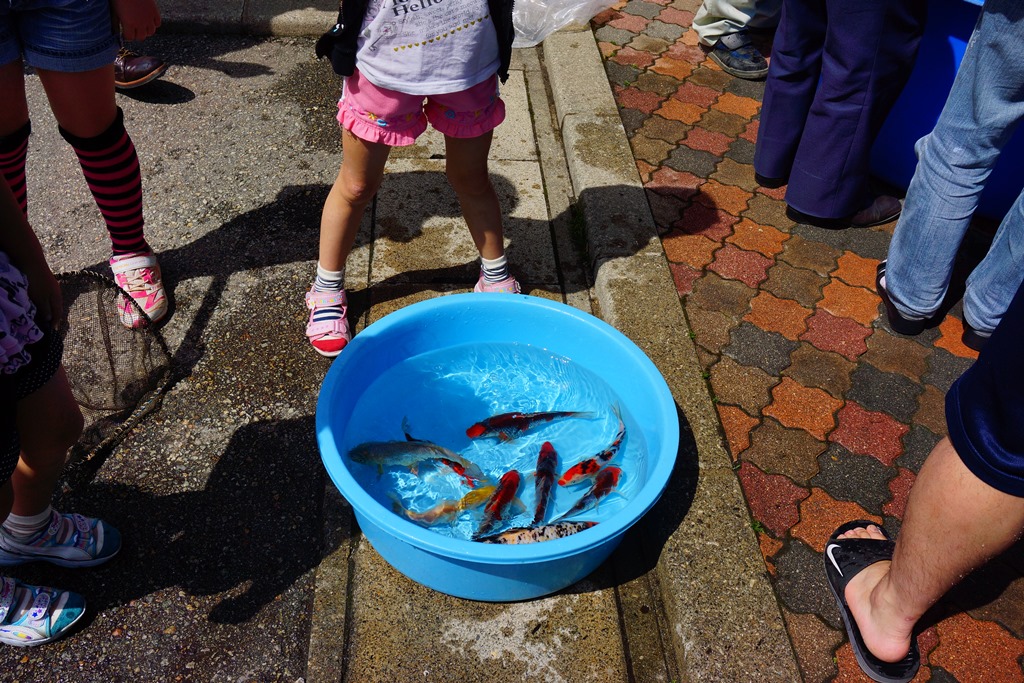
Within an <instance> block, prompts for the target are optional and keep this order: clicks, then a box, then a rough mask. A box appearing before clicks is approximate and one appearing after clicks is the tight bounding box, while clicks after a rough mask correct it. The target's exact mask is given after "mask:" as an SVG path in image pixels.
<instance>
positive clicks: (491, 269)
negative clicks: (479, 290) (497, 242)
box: [480, 254, 508, 282]
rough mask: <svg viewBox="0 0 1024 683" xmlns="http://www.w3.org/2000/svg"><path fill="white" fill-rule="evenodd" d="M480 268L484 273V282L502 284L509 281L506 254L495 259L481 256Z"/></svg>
mask: <svg viewBox="0 0 1024 683" xmlns="http://www.w3.org/2000/svg"><path fill="white" fill-rule="evenodd" d="M480 267H481V269H482V270H483V272H484V282H501V281H502V280H506V279H508V259H507V258H505V255H504V254H502V255H501V256H499V257H498V258H495V259H487V258H484V257H483V256H481V257H480Z"/></svg>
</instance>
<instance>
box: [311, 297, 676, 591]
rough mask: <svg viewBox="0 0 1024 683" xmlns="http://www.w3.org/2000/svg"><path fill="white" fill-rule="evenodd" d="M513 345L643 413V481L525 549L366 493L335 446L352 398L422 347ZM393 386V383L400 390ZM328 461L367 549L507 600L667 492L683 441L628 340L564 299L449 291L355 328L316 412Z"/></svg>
mask: <svg viewBox="0 0 1024 683" xmlns="http://www.w3.org/2000/svg"><path fill="white" fill-rule="evenodd" d="M509 341H515V342H519V343H523V344H529V345H532V346H535V347H539V348H543V349H546V350H547V351H549V352H551V353H554V354H557V355H560V356H564V357H566V358H568V359H569V360H571V361H572V362H574V363H578V364H579V365H580V366H582V367H583V368H585V369H588V370H590V371H591V372H594V373H595V374H597V375H598V376H600V377H601V378H602V379H603V380H604V381H605V382H607V383H608V385H609V386H610V387H611V389H612V390H613V391H614V392H615V394H616V395H617V396H618V398H619V399H620V401H621V403H620V405H622V406H623V407H624V409H625V410H626V411H628V412H630V413H631V414H632V415H635V416H642V418H643V419H642V420H641V423H640V429H641V430H642V431H643V437H644V439H645V441H646V444H647V466H646V468H645V469H646V475H647V479H646V481H644V482H642V484H641V485H640V486H639V487H638V488H637V490H636V492H635V495H633V496H632V497H631V498H630V499H629V501H628V502H627V503H626V505H625V507H623V508H622V509H621V510H619V511H618V512H616V513H615V514H614V515H612V516H611V517H609V518H608V519H607V520H605V521H603V522H601V523H600V524H598V525H597V526H595V527H593V528H591V529H587V530H585V531H582V532H580V533H578V534H575V535H573V536H568V537H566V538H561V539H557V540H553V541H546V542H543V543H534V544H529V545H492V544H485V543H474V542H472V541H467V540H462V539H455V538H449V537H446V536H442V535H441V534H438V533H435V532H433V531H430V530H428V529H425V528H422V527H420V526H418V525H416V524H413V523H412V522H410V521H408V520H406V519H404V518H402V517H399V516H398V515H396V514H394V513H393V512H392V511H391V510H390V509H388V508H386V507H384V506H383V505H381V504H380V503H379V502H378V501H377V500H376V499H375V498H373V497H372V496H370V495H369V494H368V493H367V492H366V491H365V490H364V489H363V488H362V487H361V486H360V485H359V483H358V482H357V481H356V479H355V478H354V477H353V475H352V473H351V472H350V470H349V462H350V461H349V460H348V457H347V455H343V454H342V453H340V452H339V445H338V444H339V443H341V442H343V439H342V438H341V435H343V434H344V433H345V429H346V427H347V425H348V421H349V419H350V417H351V415H352V412H353V409H354V407H355V406H356V404H357V403H358V401H359V400H360V396H361V395H362V394H363V392H365V391H366V389H367V388H368V387H369V386H370V385H372V383H373V382H374V380H375V379H376V378H377V377H378V376H379V375H380V374H381V373H382V372H384V371H385V370H386V369H388V368H389V367H392V366H393V365H395V364H397V363H401V362H403V361H405V360H407V359H410V358H414V357H416V356H417V355H419V354H422V353H427V352H431V351H436V350H438V349H443V348H447V347H449V346H453V345H461V344H466V343H474V342H478V343H507V342H509ZM400 390H401V388H400V387H396V391H400ZM316 430H317V440H318V443H319V446H320V454H321V457H322V458H323V462H324V466H325V467H326V469H327V472H328V474H329V475H330V477H331V479H332V480H333V482H334V484H335V486H337V487H338V490H339V491H340V492H341V494H342V495H343V496H344V497H345V499H346V500H347V501H348V502H349V503H350V504H351V505H352V508H353V510H354V512H355V516H356V520H357V521H358V523H359V526H360V528H361V529H362V531H363V533H364V534H365V535H366V538H367V539H368V540H369V541H370V543H371V544H372V545H373V547H374V548H375V549H376V550H377V552H378V553H380V555H381V556H382V557H383V558H384V559H385V560H387V561H388V562H389V563H390V564H391V565H392V566H393V567H395V569H397V570H398V571H400V572H402V573H403V574H405V575H406V576H408V577H409V578H411V579H412V580H414V581H417V582H419V583H421V584H423V585H425V586H427V587H429V588H433V589H434V590H438V591H441V592H442V593H447V594H449V595H454V596H457V597H462V598H470V599H473V600H484V601H491V602H503V601H512V600H524V599H528V598H535V597H538V596H541V595H547V594H549V593H553V592H555V591H558V590H560V589H562V588H565V587H566V586H569V585H571V584H573V583H575V582H576V581H578V580H580V579H582V578H583V577H585V576H586V575H587V574H589V573H590V572H592V571H593V570H594V569H596V568H597V567H598V565H600V564H601V563H602V562H603V561H604V560H605V559H606V558H607V557H608V555H609V554H610V553H611V552H612V550H614V549H615V547H616V546H617V545H618V544H619V542H620V541H621V539H622V535H623V533H625V531H626V530H627V529H629V527H631V526H632V525H633V524H635V523H636V522H637V521H638V520H639V519H640V518H641V517H642V516H643V515H644V514H645V513H646V512H647V511H648V510H650V509H651V506H653V505H654V504H655V503H656V502H657V500H658V498H659V497H660V496H661V494H662V491H664V489H665V486H666V485H667V483H668V479H669V476H670V474H671V473H672V469H673V467H674V465H675V458H676V452H677V450H678V446H679V417H678V413H677V411H676V406H675V402H674V401H673V399H672V395H671V393H670V392H669V389H668V386H667V385H666V384H665V380H664V379H663V378H662V376H661V374H660V373H659V372H658V370H657V368H656V367H655V366H654V364H653V363H652V362H651V361H650V359H649V358H647V356H646V355H644V353H643V352H642V351H641V350H640V349H639V348H637V346H636V345H635V344H633V342H631V341H630V340H629V339H627V338H626V337H625V336H624V335H623V334H622V333H620V332H619V331H617V330H616V329H615V328H613V327H611V326H610V325H608V324H607V323H605V322H603V321H601V320H599V319H597V318H595V317H593V316H591V315H588V314H586V313H583V312H581V311H578V310H576V309H575V308H572V307H570V306H566V305H563V304H560V303H554V302H551V301H547V300H545V299H540V298H536V297H531V296H514V295H507V294H455V295H451V296H444V297H440V298H436V299H430V300H428V301H423V302H420V303H416V304H413V305H411V306H408V307H406V308H403V309H402V310H400V311H397V312H395V313H392V314H390V315H388V316H386V317H384V318H382V319H381V320H379V321H377V322H375V323H373V324H372V325H370V326H368V327H367V328H366V329H365V330H363V331H362V332H360V333H359V335H357V336H356V337H355V338H354V339H353V340H352V342H351V343H350V344H349V346H348V347H347V348H346V349H345V351H344V352H343V353H342V354H341V355H340V356H339V357H338V358H337V360H335V361H334V363H333V365H332V366H331V369H330V370H329V371H328V373H327V377H326V378H325V380H324V383H323V386H322V387H321V389H320V397H319V400H318V402H317V411H316Z"/></svg>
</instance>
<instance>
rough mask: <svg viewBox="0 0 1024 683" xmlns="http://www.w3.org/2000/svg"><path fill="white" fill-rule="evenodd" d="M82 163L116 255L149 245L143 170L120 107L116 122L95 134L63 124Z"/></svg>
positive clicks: (147, 247)
mask: <svg viewBox="0 0 1024 683" xmlns="http://www.w3.org/2000/svg"><path fill="white" fill-rule="evenodd" d="M60 134H61V136H63V138H64V139H65V140H66V141H67V142H68V144H69V145H71V146H72V147H73V148H74V150H75V154H77V155H78V163H80V164H81V165H82V173H84V174H85V181H86V182H87V183H88V184H89V190H90V191H91V192H92V196H93V198H94V199H95V200H96V205H97V206H98V207H99V209H100V213H101V214H103V220H104V221H106V223H107V232H109V233H110V242H111V247H112V250H113V252H114V254H115V255H117V254H126V253H128V252H133V251H145V250H147V249H149V245H147V244H146V237H145V235H144V234H143V230H142V228H143V219H142V174H141V172H140V171H139V156H138V154H136V153H135V145H134V144H132V139H131V137H129V136H128V131H126V130H125V128H124V113H123V112H122V111H121V108H120V107H118V108H117V116H116V117H114V122H113V123H112V124H110V127H109V128H107V129H106V130H105V131H103V132H102V133H100V134H99V135H97V136H96V137H93V138H80V137H78V136H76V135H72V134H71V133H69V132H68V131H66V130H64V129H63V128H60Z"/></svg>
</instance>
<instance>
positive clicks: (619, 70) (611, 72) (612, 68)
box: [605, 62, 643, 87]
mask: <svg viewBox="0 0 1024 683" xmlns="http://www.w3.org/2000/svg"><path fill="white" fill-rule="evenodd" d="M605 71H606V72H607V73H608V81H609V82H610V83H612V84H614V85H619V86H623V87H626V86H630V85H633V84H634V83H635V82H636V79H637V77H639V76H640V74H642V73H643V71H642V70H640V69H638V68H636V67H635V66H633V65H631V64H619V63H618V62H608V64H607V66H606V67H605Z"/></svg>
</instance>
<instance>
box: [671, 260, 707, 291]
mask: <svg viewBox="0 0 1024 683" xmlns="http://www.w3.org/2000/svg"><path fill="white" fill-rule="evenodd" d="M668 267H669V270H671V271H672V280H673V281H674V282H675V284H676V292H677V293H678V294H679V295H680V296H684V295H686V294H689V293H690V292H691V291H693V283H694V282H695V281H696V280H697V278H699V277H700V276H701V272H700V271H699V270H697V269H695V268H691V267H690V266H686V265H683V264H682V263H670V264H668Z"/></svg>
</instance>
